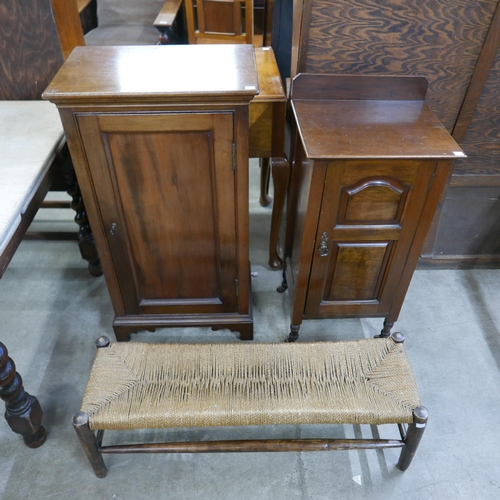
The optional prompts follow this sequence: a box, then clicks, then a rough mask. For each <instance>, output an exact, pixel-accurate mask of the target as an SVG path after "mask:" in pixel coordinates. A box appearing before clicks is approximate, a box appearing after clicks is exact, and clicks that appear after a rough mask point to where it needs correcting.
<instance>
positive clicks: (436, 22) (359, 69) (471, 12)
mask: <svg viewBox="0 0 500 500" xmlns="http://www.w3.org/2000/svg"><path fill="white" fill-rule="evenodd" d="M496 4H497V1H496V0H478V1H474V2H471V1H465V0H421V1H419V2H415V1H414V0H386V1H384V2H383V3H382V2H380V1H378V0H335V1H332V0H314V2H313V5H312V10H311V22H310V29H309V30H308V40H307V51H306V52H305V53H304V51H303V52H302V53H301V54H300V56H299V64H300V65H301V66H300V67H299V71H306V72H308V73H314V72H319V73H325V72H330V73H343V74H346V73H347V74H394V75H422V76H425V77H427V79H428V80H429V82H430V87H429V93H428V103H429V105H430V107H431V108H432V109H433V110H434V111H435V112H436V114H437V115H438V117H439V118H440V120H441V121H442V122H443V124H444V125H445V126H446V127H447V129H448V130H451V129H452V127H453V125H454V124H455V121H456V118H457V115H458V112H459V110H460V106H461V104H462V101H463V98H464V95H465V92H466V90H467V87H468V84H469V81H470V78H471V75H472V72H473V70H474V67H475V64H476V61H477V58H478V56H479V53H480V50H481V47H482V45H483V42H484V39H485V36H486V33H487V30H488V27H489V25H490V22H491V19H492V16H493V12H494V10H495V7H496Z"/></svg>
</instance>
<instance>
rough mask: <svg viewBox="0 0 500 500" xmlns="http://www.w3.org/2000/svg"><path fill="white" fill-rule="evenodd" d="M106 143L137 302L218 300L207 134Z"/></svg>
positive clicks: (117, 137) (113, 138)
mask: <svg viewBox="0 0 500 500" xmlns="http://www.w3.org/2000/svg"><path fill="white" fill-rule="evenodd" d="M108 141H109V146H110V151H111V156H112V158H113V165H114V170H115V173H116V176H117V182H118V189H119V191H120V193H121V196H122V200H123V211H124V219H125V223H126V225H127V232H128V236H129V241H130V246H131V250H132V255H133V256H134V261H135V269H136V275H137V281H138V289H139V293H140V297H141V299H143V300H148V299H149V300H152V299H158V298H162V299H175V298H190V299H196V298H205V297H215V296H217V292H218V288H219V286H220V276H217V272H216V270H217V269H220V265H219V263H218V262H217V260H218V259H217V244H216V227H215V220H214V217H213V214H214V206H213V200H214V199H216V192H215V186H214V179H213V178H212V176H211V174H212V173H213V168H214V165H213V162H212V151H211V146H212V144H211V141H210V132H192V133H189V134H183V133H172V132H170V133H157V134H141V133H139V134H131V133H128V134H109V135H108ZM186 163H188V164H189V166H190V169H189V170H188V169H187V168H185V164H186ZM193 174H194V175H195V176H196V179H197V182H192V178H193V177H192V176H193ZM158 186H161V187H162V189H161V190H158ZM187 214H189V215H190V216H189V217H187ZM181 221H182V222H181ZM180 222H181V223H180ZM153 269H155V270H156V272H151V271H152V270H153ZM143 271H144V272H145V273H144V272H143ZM218 283H219V286H218Z"/></svg>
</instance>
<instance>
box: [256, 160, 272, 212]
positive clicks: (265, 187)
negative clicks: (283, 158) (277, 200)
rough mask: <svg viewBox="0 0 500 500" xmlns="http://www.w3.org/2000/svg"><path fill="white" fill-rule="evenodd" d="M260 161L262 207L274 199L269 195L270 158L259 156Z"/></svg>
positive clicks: (260, 199) (260, 200)
mask: <svg viewBox="0 0 500 500" xmlns="http://www.w3.org/2000/svg"><path fill="white" fill-rule="evenodd" d="M259 163H260V198H259V204H260V206H261V207H268V206H269V205H270V204H271V202H272V201H273V200H272V198H271V197H270V196H269V177H270V175H269V173H270V168H269V165H270V163H271V162H270V158H259Z"/></svg>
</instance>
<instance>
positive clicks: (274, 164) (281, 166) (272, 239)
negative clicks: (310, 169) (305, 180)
mask: <svg viewBox="0 0 500 500" xmlns="http://www.w3.org/2000/svg"><path fill="white" fill-rule="evenodd" d="M271 172H272V174H273V183H274V206H273V213H272V218H271V232H270V234H269V267H270V268H271V269H281V268H282V267H283V260H282V259H281V258H280V256H279V255H278V239H279V231H280V226H281V219H282V218H283V208H284V206H285V200H286V193H287V189H288V180H289V177H290V165H289V164H288V161H287V160H286V159H285V158H271Z"/></svg>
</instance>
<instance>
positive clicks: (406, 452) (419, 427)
mask: <svg viewBox="0 0 500 500" xmlns="http://www.w3.org/2000/svg"><path fill="white" fill-rule="evenodd" d="M428 418H429V412H428V410H427V408H426V407H425V406H417V407H416V408H415V409H414V410H413V423H411V424H410V425H409V426H408V430H407V432H406V439H405V446H404V447H403V449H402V450H401V455H400V456H399V461H398V464H397V466H396V467H397V468H398V469H399V470H401V471H405V470H406V469H408V467H409V466H410V464H411V461H412V460H413V457H414V456H415V453H416V452H417V448H418V445H419V444H420V440H421V439H422V436H423V435H424V431H425V428H426V427H427V419H428Z"/></svg>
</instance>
